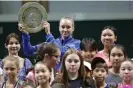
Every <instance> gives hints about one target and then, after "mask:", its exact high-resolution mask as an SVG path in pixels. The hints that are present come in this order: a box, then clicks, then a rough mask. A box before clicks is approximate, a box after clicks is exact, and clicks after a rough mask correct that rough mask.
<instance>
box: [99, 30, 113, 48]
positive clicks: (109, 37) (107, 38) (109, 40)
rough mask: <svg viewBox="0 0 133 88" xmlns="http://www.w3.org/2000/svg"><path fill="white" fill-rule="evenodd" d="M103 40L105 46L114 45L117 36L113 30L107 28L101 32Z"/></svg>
mask: <svg viewBox="0 0 133 88" xmlns="http://www.w3.org/2000/svg"><path fill="white" fill-rule="evenodd" d="M101 41H102V43H103V45H105V46H112V45H113V44H114V42H115V41H116V36H115V34H114V32H113V31H112V30H110V29H105V30H103V31H102V34H101Z"/></svg>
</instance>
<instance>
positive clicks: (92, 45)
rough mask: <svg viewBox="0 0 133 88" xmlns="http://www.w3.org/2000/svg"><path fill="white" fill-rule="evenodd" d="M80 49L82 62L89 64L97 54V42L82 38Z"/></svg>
mask: <svg viewBox="0 0 133 88" xmlns="http://www.w3.org/2000/svg"><path fill="white" fill-rule="evenodd" d="M80 49H81V55H82V56H83V58H84V60H85V61H87V62H89V63H91V61H92V59H93V58H94V57H95V56H96V54H97V52H98V46H97V42H96V41H95V40H94V39H93V38H83V39H82V41H81V43H80Z"/></svg>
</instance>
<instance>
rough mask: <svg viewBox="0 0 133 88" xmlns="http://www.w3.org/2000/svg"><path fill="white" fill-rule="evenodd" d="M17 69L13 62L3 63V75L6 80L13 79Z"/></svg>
mask: <svg viewBox="0 0 133 88" xmlns="http://www.w3.org/2000/svg"><path fill="white" fill-rule="evenodd" d="M18 71H19V70H18V67H17V65H16V64H15V62H14V61H5V63H4V73H5V74H6V76H7V77H8V78H10V79H11V78H14V77H15V76H17V73H18Z"/></svg>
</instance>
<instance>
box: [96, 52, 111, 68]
mask: <svg viewBox="0 0 133 88" xmlns="http://www.w3.org/2000/svg"><path fill="white" fill-rule="evenodd" d="M97 57H102V58H103V59H104V60H105V62H106V63H107V65H108V66H109V67H110V66H111V62H110V61H109V56H108V55H105V54H104V53H103V50H101V51H99V52H98V53H97Z"/></svg>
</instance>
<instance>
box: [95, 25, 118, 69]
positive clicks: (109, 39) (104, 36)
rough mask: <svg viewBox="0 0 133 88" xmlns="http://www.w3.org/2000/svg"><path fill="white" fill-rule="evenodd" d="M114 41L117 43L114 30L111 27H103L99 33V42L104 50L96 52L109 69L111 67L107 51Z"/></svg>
mask: <svg viewBox="0 0 133 88" xmlns="http://www.w3.org/2000/svg"><path fill="white" fill-rule="evenodd" d="M116 41H117V34H116V29H115V28H114V27H112V26H106V27H104V28H103V30H102V33H101V42H102V44H103V46H104V48H103V50H101V51H99V52H98V56H99V57H102V58H103V59H104V60H105V61H106V63H107V65H108V66H109V67H110V66H111V63H110V62H109V51H110V49H111V48H112V46H113V45H114V44H115V42H116Z"/></svg>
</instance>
